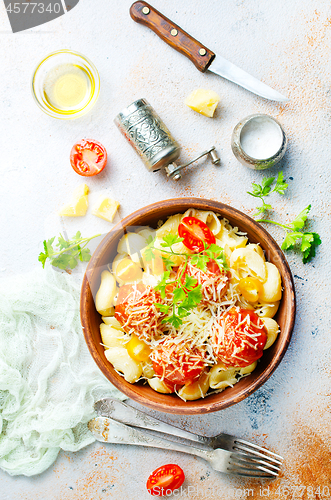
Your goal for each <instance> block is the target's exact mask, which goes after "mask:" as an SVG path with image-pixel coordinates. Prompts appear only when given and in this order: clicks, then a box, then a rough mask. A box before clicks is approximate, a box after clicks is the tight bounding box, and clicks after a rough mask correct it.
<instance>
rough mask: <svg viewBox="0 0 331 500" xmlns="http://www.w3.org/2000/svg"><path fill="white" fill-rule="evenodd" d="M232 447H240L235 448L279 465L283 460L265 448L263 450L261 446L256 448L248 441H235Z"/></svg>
mask: <svg viewBox="0 0 331 500" xmlns="http://www.w3.org/2000/svg"><path fill="white" fill-rule="evenodd" d="M234 445H235V446H236V445H240V446H241V445H242V447H241V448H240V447H239V446H237V448H238V449H239V450H240V449H242V450H244V451H247V452H248V453H254V454H256V455H258V456H264V457H265V458H268V460H273V461H275V462H278V463H280V464H281V463H282V461H283V460H284V459H283V457H281V456H280V455H277V454H276V453H274V452H273V451H270V450H267V449H266V448H263V447H262V446H257V445H256V444H253V443H249V442H248V441H244V440H243V439H236V440H235V441H234Z"/></svg>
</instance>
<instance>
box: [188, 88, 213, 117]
mask: <svg viewBox="0 0 331 500" xmlns="http://www.w3.org/2000/svg"><path fill="white" fill-rule="evenodd" d="M219 101H220V98H219V96H218V95H217V94H216V92H214V91H213V90H205V89H197V90H194V91H193V92H192V93H191V94H190V95H189V96H188V97H187V99H186V101H185V104H186V105H187V106H188V107H189V108H191V109H193V111H197V112H198V113H200V114H201V115H204V116H208V117H209V118H212V117H213V116H214V112H215V109H216V108H217V104H218V103H219Z"/></svg>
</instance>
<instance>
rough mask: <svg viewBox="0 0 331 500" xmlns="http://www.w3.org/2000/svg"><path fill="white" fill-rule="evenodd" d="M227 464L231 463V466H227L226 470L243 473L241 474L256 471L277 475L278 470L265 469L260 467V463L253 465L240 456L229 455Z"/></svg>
mask: <svg viewBox="0 0 331 500" xmlns="http://www.w3.org/2000/svg"><path fill="white" fill-rule="evenodd" d="M229 465H231V468H229V467H228V471H232V472H233V473H236V472H237V473H239V472H241V473H243V474H250V475H252V473H254V475H256V474H258V473H261V472H262V473H265V474H268V475H269V476H271V477H277V476H278V472H276V471H273V470H270V469H267V468H266V467H261V466H260V465H258V464H256V465H254V464H253V463H252V462H249V461H247V460H242V459H241V458H239V459H238V458H237V457H233V459H232V457H231V459H230V460H229Z"/></svg>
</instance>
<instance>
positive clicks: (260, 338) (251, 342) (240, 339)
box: [212, 308, 267, 367]
mask: <svg viewBox="0 0 331 500" xmlns="http://www.w3.org/2000/svg"><path fill="white" fill-rule="evenodd" d="M212 330H213V336H212V338H213V349H214V354H215V356H216V357H217V358H218V359H219V360H220V361H221V362H222V363H224V364H225V365H226V366H240V367H244V366H249V365H251V364H252V363H254V361H257V360H258V359H259V358H261V356H262V354H263V348H264V346H265V344H266V342H267V334H266V332H265V329H264V326H263V321H262V320H261V318H259V316H258V315H257V314H256V313H255V312H254V311H250V310H248V309H240V308H238V309H236V308H232V309H230V310H229V311H228V312H227V313H225V314H224V315H223V316H222V317H221V318H220V320H219V322H217V323H214V325H213V327H212Z"/></svg>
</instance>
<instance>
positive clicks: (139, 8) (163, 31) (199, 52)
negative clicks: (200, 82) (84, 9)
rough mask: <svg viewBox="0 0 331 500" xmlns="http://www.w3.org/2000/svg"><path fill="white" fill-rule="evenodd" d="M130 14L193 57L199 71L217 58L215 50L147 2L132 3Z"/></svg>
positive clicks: (172, 45)
mask: <svg viewBox="0 0 331 500" xmlns="http://www.w3.org/2000/svg"><path fill="white" fill-rule="evenodd" d="M130 15H131V17H132V19H133V20H134V21H136V22H137V23H140V24H144V25H145V26H147V27H148V28H150V29H151V30H153V31H154V32H155V33H156V34H157V35H158V36H159V37H160V38H162V40H164V41H165V42H166V43H167V44H169V45H170V46H171V47H173V48H174V49H176V50H177V51H178V52H181V53H182V54H184V56H186V57H188V58H189V59H191V61H192V62H193V63H194V64H195V66H196V67H197V68H198V70H199V71H202V72H205V71H206V70H207V69H208V67H209V65H210V64H211V63H212V61H213V59H214V58H215V54H214V52H212V51H211V50H209V49H207V47H205V46H204V45H202V44H201V43H200V42H198V41H197V40H195V39H194V38H193V37H191V35H189V34H188V33H186V32H185V31H184V30H182V29H181V28H180V27H179V26H177V24H175V23H173V22H172V21H170V19H167V18H166V17H165V16H164V15H163V14H161V12H158V11H157V10H156V9H154V7H152V6H151V5H149V4H148V3H147V2H141V1H138V2H135V3H134V4H132V6H131V8H130Z"/></svg>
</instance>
